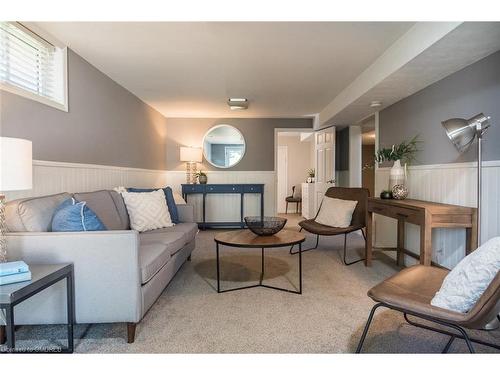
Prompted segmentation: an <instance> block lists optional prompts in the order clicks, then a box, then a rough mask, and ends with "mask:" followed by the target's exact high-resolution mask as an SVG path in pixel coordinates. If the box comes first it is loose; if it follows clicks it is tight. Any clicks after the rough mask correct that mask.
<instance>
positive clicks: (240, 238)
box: [214, 229, 306, 294]
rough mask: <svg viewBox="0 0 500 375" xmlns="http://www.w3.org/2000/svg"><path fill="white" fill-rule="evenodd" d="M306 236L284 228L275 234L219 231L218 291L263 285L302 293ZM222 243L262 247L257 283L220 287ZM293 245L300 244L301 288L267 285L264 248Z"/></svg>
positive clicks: (243, 230)
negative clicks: (265, 282)
mask: <svg viewBox="0 0 500 375" xmlns="http://www.w3.org/2000/svg"><path fill="white" fill-rule="evenodd" d="M305 239H306V238H305V236H304V235H303V234H302V233H299V232H295V231H291V230H286V229H284V230H282V231H280V232H278V233H277V234H275V235H273V236H257V235H256V234H254V233H252V232H251V231H250V230H248V229H242V230H235V231H230V232H223V233H218V234H216V235H215V238H214V240H215V251H216V256H217V293H224V292H231V291H233V290H241V289H249V288H256V287H263V288H269V289H275V290H281V291H284V292H289V293H295V294H302V242H304V241H305ZM220 245H224V246H231V247H242V248H254V249H255V248H257V249H259V248H260V249H261V254H262V255H261V259H262V261H261V272H260V281H259V283H258V284H255V285H248V286H242V287H239V288H232V289H225V290H221V288H220V264H219V247H220ZM293 245H299V251H298V254H299V256H298V258H299V288H298V289H295V290H292V289H284V288H278V287H275V286H271V285H266V284H263V283H262V280H263V279H264V249H266V248H275V247H285V246H286V247H288V246H293Z"/></svg>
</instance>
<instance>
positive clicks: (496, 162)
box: [377, 160, 500, 172]
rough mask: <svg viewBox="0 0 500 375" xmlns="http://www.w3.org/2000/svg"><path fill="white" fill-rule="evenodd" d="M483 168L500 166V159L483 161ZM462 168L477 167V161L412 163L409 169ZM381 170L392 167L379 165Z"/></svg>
mask: <svg viewBox="0 0 500 375" xmlns="http://www.w3.org/2000/svg"><path fill="white" fill-rule="evenodd" d="M482 167H483V168H496V167H500V160H488V161H483V163H482ZM462 168H477V162H463V163H443V164H422V165H410V166H408V169H409V170H421V169H462ZM377 169H378V170H379V171H381V172H382V171H388V170H389V169H391V168H390V167H378V168H377Z"/></svg>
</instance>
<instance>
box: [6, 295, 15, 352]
mask: <svg viewBox="0 0 500 375" xmlns="http://www.w3.org/2000/svg"><path fill="white" fill-rule="evenodd" d="M5 320H6V322H5V323H6V327H5V332H6V335H7V348H9V349H14V348H15V347H16V339H15V333H14V329H15V327H14V306H12V305H9V306H7V307H6V308H5Z"/></svg>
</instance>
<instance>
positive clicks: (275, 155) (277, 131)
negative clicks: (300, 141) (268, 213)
mask: <svg viewBox="0 0 500 375" xmlns="http://www.w3.org/2000/svg"><path fill="white" fill-rule="evenodd" d="M315 131H316V130H315V129H313V128H312V127H310V128H274V188H273V190H274V192H273V194H274V201H275V202H276V203H275V205H274V214H277V212H278V133H286V132H311V133H313V134H314V132H315ZM314 158H316V155H314ZM313 164H314V165H315V164H316V160H313Z"/></svg>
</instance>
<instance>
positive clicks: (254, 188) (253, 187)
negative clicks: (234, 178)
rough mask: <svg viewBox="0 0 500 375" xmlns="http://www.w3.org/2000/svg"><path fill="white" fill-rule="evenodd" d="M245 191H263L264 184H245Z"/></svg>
mask: <svg viewBox="0 0 500 375" xmlns="http://www.w3.org/2000/svg"><path fill="white" fill-rule="evenodd" d="M243 192H244V193H263V192H264V186H260V185H244V186H243Z"/></svg>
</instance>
